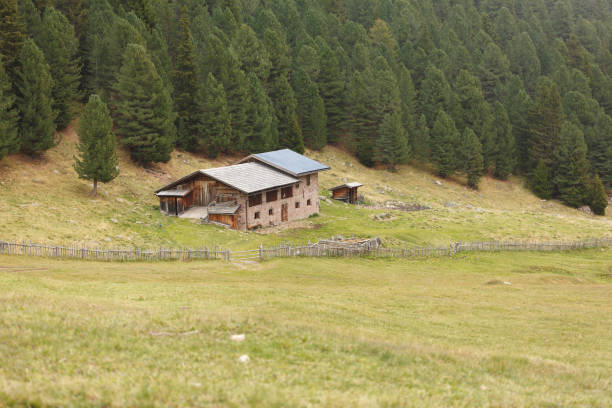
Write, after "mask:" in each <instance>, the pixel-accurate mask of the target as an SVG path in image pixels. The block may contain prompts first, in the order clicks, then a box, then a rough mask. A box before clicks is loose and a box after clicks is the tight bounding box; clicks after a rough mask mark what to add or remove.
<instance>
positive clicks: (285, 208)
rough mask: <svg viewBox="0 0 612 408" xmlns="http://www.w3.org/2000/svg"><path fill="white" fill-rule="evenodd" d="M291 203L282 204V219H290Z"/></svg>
mask: <svg viewBox="0 0 612 408" xmlns="http://www.w3.org/2000/svg"><path fill="white" fill-rule="evenodd" d="M288 213H289V204H283V205H281V221H287V219H289V214H288Z"/></svg>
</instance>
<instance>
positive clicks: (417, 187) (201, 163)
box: [0, 128, 612, 249]
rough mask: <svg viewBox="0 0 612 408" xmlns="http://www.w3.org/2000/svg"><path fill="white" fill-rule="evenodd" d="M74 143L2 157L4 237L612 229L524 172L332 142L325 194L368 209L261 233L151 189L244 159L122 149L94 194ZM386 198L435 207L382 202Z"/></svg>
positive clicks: (210, 241)
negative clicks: (444, 173)
mask: <svg viewBox="0 0 612 408" xmlns="http://www.w3.org/2000/svg"><path fill="white" fill-rule="evenodd" d="M76 142H77V137H76V135H75V133H74V131H73V130H72V128H70V129H68V130H67V131H65V132H64V133H63V134H62V139H61V142H60V143H59V144H58V146H56V147H55V148H53V149H51V150H50V151H48V152H47V153H46V154H45V155H44V156H42V157H41V158H39V159H32V158H30V157H27V156H22V155H12V156H8V157H5V158H4V159H3V160H1V161H0V240H20V241H21V240H29V241H31V242H44V243H54V244H77V245H85V246H90V247H94V246H95V247H155V248H156V247H175V246H186V247H201V246H212V245H217V246H220V247H225V248H231V249H247V248H248V249H252V248H256V247H258V246H259V244H260V243H262V244H264V245H275V244H278V243H279V242H284V241H289V242H296V243H305V242H306V241H308V240H311V241H316V240H317V239H318V238H329V237H330V236H333V235H338V234H340V235H344V236H352V235H355V236H362V237H376V236H378V237H380V238H382V240H383V242H384V243H385V245H387V246H403V247H409V246H414V245H447V244H449V243H451V242H455V241H459V240H463V241H483V240H496V239H541V240H563V239H568V240H569V239H582V238H588V237H601V236H604V235H610V233H611V231H612V215H610V214H608V215H607V216H605V217H594V216H591V215H588V214H585V213H583V212H581V211H579V210H576V209H572V208H568V207H565V206H563V205H561V204H560V203H558V202H556V201H542V200H540V199H538V198H537V197H535V196H533V195H532V194H531V193H530V192H529V191H527V190H526V189H525V188H524V186H523V182H522V180H521V179H519V178H511V179H510V180H509V181H499V180H494V179H492V178H489V177H485V178H483V181H482V185H481V189H480V191H473V190H470V189H468V188H466V187H465V185H464V183H463V180H461V179H460V178H457V179H452V180H439V179H438V178H436V177H435V176H433V175H432V174H431V172H430V171H428V170H427V169H420V168H417V167H414V166H401V167H400V168H399V169H398V171H397V172H389V171H386V170H381V169H378V170H377V169H370V168H366V167H364V166H362V165H360V164H359V163H358V162H356V161H355V159H354V158H352V157H351V156H350V155H349V154H347V153H346V152H344V151H342V150H341V149H338V148H334V147H327V148H325V149H324V150H323V151H321V152H316V151H309V152H307V154H308V155H309V156H310V157H313V158H314V159H316V160H319V161H321V162H323V163H326V164H328V165H329V166H331V168H332V169H331V170H330V171H327V172H323V173H321V174H320V183H319V186H320V194H322V195H326V196H328V195H329V192H328V191H327V189H328V188H330V187H333V186H335V185H338V184H342V183H344V182H347V181H360V182H362V183H363V184H364V187H363V188H362V189H360V193H363V194H364V195H365V198H366V200H367V202H368V204H369V205H368V206H363V207H357V206H349V205H347V204H344V203H340V202H335V201H331V200H326V201H323V202H322V203H321V211H320V214H319V216H317V217H314V218H311V219H308V220H301V221H296V222H294V223H289V224H287V225H283V226H282V227H279V228H272V229H263V230H261V231H258V232H251V233H245V232H239V231H231V230H226V229H224V228H220V227H217V226H214V225H200V224H199V223H198V222H197V221H196V220H188V219H178V218H174V217H166V216H163V215H161V214H160V213H159V211H158V207H157V206H158V205H159V201H158V200H157V198H156V197H155V195H154V191H155V190H157V189H158V188H160V187H162V186H164V185H166V184H168V183H169V182H171V181H173V180H174V179H176V178H178V177H181V176H183V175H185V174H188V173H191V172H193V171H194V170H195V169H198V168H210V167H216V166H223V165H227V164H232V163H235V162H236V161H237V160H238V159H239V158H237V157H221V158H219V159H218V160H208V159H206V158H204V157H202V156H197V155H193V154H189V153H184V152H178V151H175V152H174V153H173V154H172V160H171V161H170V162H169V163H166V164H160V165H156V166H155V167H154V168H152V169H143V168H142V167H138V166H136V165H134V164H133V163H132V162H131V161H130V160H129V156H128V154H127V153H126V152H125V151H124V150H120V152H119V157H120V164H119V166H120V170H121V174H120V175H119V177H118V178H117V179H115V180H114V181H112V182H110V183H108V184H103V185H101V187H100V194H99V196H98V197H95V198H94V197H91V195H90V190H91V183H90V182H87V181H85V180H79V179H78V178H77V175H76V173H75V171H74V169H73V167H72V166H73V163H74V159H73V157H74V155H75V153H76V150H75V146H76ZM437 181H438V182H440V183H439V184H438V183H436V182H437ZM390 201H400V202H401V203H403V204H405V205H407V206H424V207H429V208H430V209H428V210H423V211H414V212H407V211H401V210H395V209H389V208H386V207H387V205H388V204H389V202H390ZM610 212H612V211H608V213H610Z"/></svg>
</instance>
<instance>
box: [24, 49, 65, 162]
mask: <svg viewBox="0 0 612 408" xmlns="http://www.w3.org/2000/svg"><path fill="white" fill-rule="evenodd" d="M19 65H20V67H21V69H20V71H19V72H18V73H17V89H18V95H17V107H18V108H19V111H20V112H21V122H20V135H19V136H20V148H21V151H22V152H24V153H27V154H31V155H32V154H38V153H42V152H43V151H45V150H47V149H49V148H51V147H53V145H54V144H55V123H54V121H55V117H56V113H55V112H54V111H53V108H52V103H53V98H52V89H53V79H52V78H51V73H50V71H49V65H48V64H47V62H46V61H45V56H44V55H43V53H42V51H41V50H40V49H39V48H38V47H37V46H36V44H35V43H34V40H31V39H30V40H27V41H26V42H25V43H24V45H23V47H22V48H21V53H20V55H19Z"/></svg>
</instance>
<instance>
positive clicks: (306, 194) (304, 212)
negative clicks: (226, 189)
mask: <svg viewBox="0 0 612 408" xmlns="http://www.w3.org/2000/svg"><path fill="white" fill-rule="evenodd" d="M307 179H308V176H303V177H300V183H299V185H294V186H293V187H292V189H293V191H292V192H293V196H292V197H289V198H284V199H283V198H281V189H280V188H279V189H276V190H277V199H276V200H275V201H271V202H267V201H266V192H263V193H262V203H261V204H259V205H256V206H252V207H248V209H247V226H246V228H248V229H251V228H256V227H258V226H261V227H268V226H272V225H278V224H281V222H282V219H281V216H282V205H283V204H287V221H293V220H300V219H304V218H308V217H309V216H310V215H312V214H315V213H318V212H319V178H318V174H317V173H315V174H311V175H310V184H309V183H308V180H307ZM309 200H310V205H308V201H309ZM246 203H247V204H248V200H246ZM298 203H299V206H298ZM241 210H242V208H241ZM238 211H240V210H238ZM257 213H259V217H258V218H255V217H256V214H257ZM238 228H239V229H244V228H245V227H244V226H243V225H241V224H240V223H239V224H238Z"/></svg>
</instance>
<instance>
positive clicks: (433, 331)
mask: <svg viewBox="0 0 612 408" xmlns="http://www.w3.org/2000/svg"><path fill="white" fill-rule="evenodd" d="M611 259H612V249H597V250H587V251H573V252H566V253H546V254H541V253H532V252H529V253H521V256H516V254H513V253H497V254H485V253H479V254H460V255H457V256H455V257H453V258H437V259H419V260H381V259H379V260H371V259H351V260H347V259H282V260H280V259H279V260H274V261H269V262H264V263H255V264H250V265H231V264H228V263H224V262H220V261H208V262H189V263H183V262H174V263H162V262H157V263H96V262H79V261H68V260H50V259H40V258H26V257H9V256H0V406H23V407H26V406H28V407H29V406H40V407H43V406H92V407H93V406H95V407H142V406H151V407H155V406H159V407H184V406H215V407H235V406H252V407H258V406H260V407H286V406H291V407H312V406H324V407H395V406H397V407H399V406H402V407H407V406H423V407H430V406H470V407H481V406H482V407H485V406H498V407H519V406H530V407H533V406H547V407H552V406H563V407H574V406H576V407H585V406H589V407H606V406H607V407H609V406H612V394H611V393H610V390H611V389H612V378H611V377H610V373H611V372H612V332H611V331H610V327H612V302H611V298H610V293H612V262H611V261H610V260H611ZM240 334H244V335H245V340H244V341H232V339H231V336H232V335H240ZM244 355H246V356H248V362H246V363H244V362H241V361H240V360H239V359H240V358H241V356H244Z"/></svg>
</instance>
